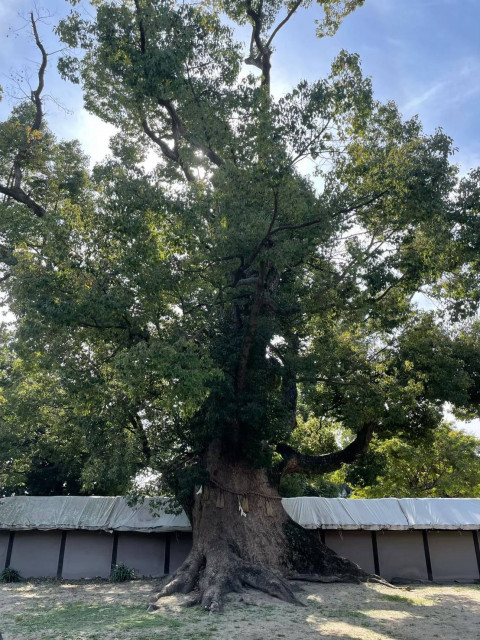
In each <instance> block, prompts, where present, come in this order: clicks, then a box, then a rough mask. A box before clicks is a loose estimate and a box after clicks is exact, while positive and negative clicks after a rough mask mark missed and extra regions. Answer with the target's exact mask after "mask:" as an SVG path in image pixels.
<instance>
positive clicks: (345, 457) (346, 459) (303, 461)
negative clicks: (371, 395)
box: [277, 423, 376, 475]
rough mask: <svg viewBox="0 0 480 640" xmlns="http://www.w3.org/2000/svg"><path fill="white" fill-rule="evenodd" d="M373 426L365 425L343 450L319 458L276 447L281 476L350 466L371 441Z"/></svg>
mask: <svg viewBox="0 0 480 640" xmlns="http://www.w3.org/2000/svg"><path fill="white" fill-rule="evenodd" d="M375 426H376V425H375V424H373V423H369V424H367V425H365V426H364V427H363V428H362V429H361V430H360V431H359V432H358V434H357V437H356V438H355V440H353V442H351V443H350V444H349V445H348V446H347V447H345V449H342V450H341V451H334V452H333V453H327V454H324V455H321V456H310V455H306V454H304V453H299V452H298V451H295V450H294V449H293V448H292V447H290V446H289V445H287V444H279V445H277V451H278V453H280V455H281V456H282V457H283V459H284V460H285V463H286V464H285V467H284V469H283V474H284V475H287V474H291V473H305V474H315V473H317V474H321V473H330V472H331V471H337V469H340V468H341V467H342V465H344V464H351V463H352V462H355V460H356V459H357V458H358V457H359V456H361V455H362V454H363V453H365V452H366V451H367V449H368V446H369V444H370V440H371V439H372V435H373V432H374V430H375Z"/></svg>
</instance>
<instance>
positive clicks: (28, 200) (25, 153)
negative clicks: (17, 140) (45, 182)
mask: <svg viewBox="0 0 480 640" xmlns="http://www.w3.org/2000/svg"><path fill="white" fill-rule="evenodd" d="M30 21H31V24H32V30H33V35H34V37H35V44H36V45H37V47H38V49H39V50H40V53H41V55H42V61H41V64H40V67H39V69H38V85H37V88H36V89H35V90H34V91H32V92H31V96H30V98H31V101H32V102H33V104H34V105H35V110H36V111H35V118H34V120H33V123H32V125H31V129H30V131H31V132H33V131H38V130H39V129H40V127H41V126H42V120H43V107H42V98H41V95H42V91H43V88H44V86H45V70H46V68H47V60H48V56H47V52H46V51H45V47H44V46H43V44H42V42H41V41H40V37H39V35H38V30H37V24H36V20H35V17H34V15H33V13H30ZM32 144H33V141H29V142H28V144H27V146H26V148H24V149H20V150H19V151H18V153H17V155H16V157H15V160H14V161H13V166H12V171H11V173H10V176H11V180H9V184H7V186H6V187H4V186H2V185H0V193H3V194H4V195H5V196H7V198H11V199H12V200H15V201H16V202H19V203H20V204H24V205H26V206H27V207H28V208H29V209H30V210H31V211H33V213H34V214H35V215H36V216H37V217H39V218H42V217H43V216H44V215H45V214H46V211H45V209H44V208H43V207H42V206H41V205H40V204H38V202H35V200H34V199H33V198H32V197H31V196H30V195H29V194H28V193H26V192H25V191H24V190H23V189H22V187H21V184H22V178H23V164H24V163H25V161H26V160H28V158H29V156H30V154H31V150H32Z"/></svg>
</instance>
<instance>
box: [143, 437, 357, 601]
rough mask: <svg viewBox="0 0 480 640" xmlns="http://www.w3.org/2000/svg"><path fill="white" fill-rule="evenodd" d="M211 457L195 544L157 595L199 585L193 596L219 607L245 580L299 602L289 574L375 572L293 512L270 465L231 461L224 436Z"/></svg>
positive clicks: (336, 577) (198, 504) (199, 499)
mask: <svg viewBox="0 0 480 640" xmlns="http://www.w3.org/2000/svg"><path fill="white" fill-rule="evenodd" d="M205 462H206V467H207V469H208V471H209V473H210V485H209V486H208V487H202V489H201V491H200V489H199V490H198V492H197V493H196V495H195V504H194V509H193V513H192V520H193V521H192V528H193V546H192V550H191V552H190V554H189V556H188V558H187V559H186V561H185V562H184V563H183V565H182V566H181V567H180V568H179V569H178V571H177V572H176V573H175V574H174V575H173V576H172V577H171V579H170V581H169V582H168V583H167V584H166V585H165V586H164V588H163V589H162V591H161V592H160V593H159V594H157V596H156V597H157V598H160V597H162V596H166V595H170V594H172V593H190V592H193V593H194V598H192V603H195V602H196V603H199V604H201V605H202V606H203V607H205V608H206V609H209V610H211V611H217V610H219V609H221V607H222V600H223V596H224V595H225V594H226V593H229V592H232V591H236V592H238V591H241V590H242V587H243V586H249V587H254V588H256V589H259V590H261V591H264V592H266V593H269V594H271V595H273V596H276V597H278V598H281V599H283V600H286V601H288V602H297V600H296V598H295V595H294V593H293V591H292V588H291V586H290V584H289V579H302V578H303V579H305V580H308V579H312V580H324V581H326V582H331V581H361V580H365V579H366V578H368V577H369V576H368V574H366V573H365V572H364V571H363V570H362V569H360V568H359V567H358V566H357V565H355V564H354V563H352V562H350V561H349V560H346V559H345V558H341V557H340V556H337V555H336V554H335V553H334V552H333V551H331V550H330V549H328V548H327V547H326V546H325V545H323V544H322V543H321V541H320V539H319V537H318V535H317V532H312V531H307V530H305V529H303V528H302V527H300V526H299V525H297V524H296V523H294V522H293V521H292V520H291V519H290V518H289V517H288V516H287V514H286V512H285V510H284V509H283V507H282V503H281V499H280V496H279V495H278V492H277V491H276V490H275V489H274V488H273V487H272V486H271V484H270V483H269V481H268V478H267V474H266V472H265V470H263V469H251V468H249V467H248V466H247V465H246V464H245V463H238V462H237V463H232V462H228V461H226V460H225V459H224V458H222V456H221V455H220V446H219V445H218V444H213V445H212V446H211V447H210V449H209V451H208V453H207V456H206V460H205ZM152 608H153V609H154V608H155V605H154V604H153V605H152Z"/></svg>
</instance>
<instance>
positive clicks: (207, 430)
mask: <svg viewBox="0 0 480 640" xmlns="http://www.w3.org/2000/svg"><path fill="white" fill-rule="evenodd" d="M74 4H75V3H74ZM93 4H94V6H95V7H96V16H95V18H94V19H92V20H91V21H87V20H85V19H84V18H81V17H80V13H78V12H76V11H73V12H72V14H71V15H70V17H68V18H67V19H65V20H63V21H62V22H61V23H60V25H59V26H58V29H57V31H58V35H59V37H60V38H61V39H62V40H63V41H64V42H65V43H66V44H67V45H68V46H69V47H71V51H70V52H69V53H68V55H64V56H63V57H62V58H61V60H60V64H59V69H60V71H61V72H62V74H63V75H64V76H65V77H66V78H69V79H70V80H72V81H73V82H80V83H81V84H82V86H83V88H84V92H85V104H86V106H87V108H88V109H89V110H91V111H92V112H93V113H95V114H97V115H98V116H100V117H101V118H102V119H104V120H105V121H106V122H110V123H112V124H114V125H115V126H116V127H117V128H118V130H119V133H118V134H117V135H116V136H115V137H114V138H113V139H112V142H111V155H110V156H109V157H108V158H107V159H106V160H105V161H104V162H103V163H101V164H99V165H97V166H95V167H94V168H93V170H92V171H89V170H88V164H87V159H86V158H85V157H84V156H83V155H82V152H81V149H80V148H79V145H78V143H76V142H63V141H58V140H56V139H55V137H54V136H53V135H52V133H51V132H50V131H49V130H48V127H47V124H46V123H45V122H44V118H43V112H42V106H41V105H42V103H41V92H42V90H43V73H44V70H45V69H44V67H45V65H46V64H47V57H48V56H47V53H46V52H45V50H44V49H43V45H42V44H41V40H40V37H39V35H38V31H37V27H36V22H35V21H33V22H32V24H33V25H34V29H35V36H36V39H37V44H38V46H39V51H40V54H41V59H42V66H41V67H40V69H39V84H38V88H37V90H36V91H34V92H33V93H32V100H31V103H30V104H27V103H25V104H20V105H19V106H18V107H16V108H15V109H14V110H13V112H12V115H11V117H10V118H9V119H8V120H7V121H6V122H4V123H2V125H1V136H0V139H1V148H0V155H1V158H0V160H1V162H0V168H1V171H2V174H3V176H4V178H3V182H2V183H1V184H2V187H1V191H2V193H3V194H4V202H3V204H2V216H1V222H0V224H1V234H2V258H3V262H4V265H5V275H4V279H3V287H4V289H5V290H6V292H7V296H8V303H9V306H10V308H11V310H12V311H13V312H14V314H15V316H16V318H17V327H16V331H15V335H14V336H12V337H11V338H9V341H10V344H11V345H12V349H13V351H15V353H16V358H17V359H16V360H15V359H14V362H13V364H12V363H11V366H12V367H13V370H14V371H16V370H20V369H21V374H18V376H16V375H13V376H12V377H10V376H9V385H11V386H12V389H14V391H13V392H12V394H11V396H10V398H12V399H11V400H10V401H9V402H8V403H6V404H5V405H4V408H5V411H7V413H8V416H10V417H9V419H13V418H12V416H13V415H14V414H15V421H16V424H17V428H18V425H19V424H21V423H22V421H23V424H24V427H23V428H25V429H26V431H27V432H28V431H29V430H31V429H32V426H33V425H34V423H35V422H36V421H39V422H41V423H42V424H41V425H40V424H37V425H35V426H34V427H33V428H34V430H35V429H36V430H38V429H40V431H43V434H44V435H43V436H42V438H47V439H50V432H52V434H51V435H52V438H55V437H57V436H55V435H53V434H54V433H55V432H56V430H57V429H58V428H65V425H66V424H68V425H69V426H68V429H69V430H70V431H69V433H70V434H71V435H72V438H73V442H74V443H75V444H74V445H73V450H72V454H73V453H75V456H74V457H75V458H77V462H78V464H77V465H76V466H77V467H78V469H79V471H78V473H79V476H78V478H77V479H76V483H77V484H76V486H77V488H78V486H80V485H82V484H83V486H84V488H85V489H86V490H94V489H95V488H96V489H97V490H100V491H102V490H103V491H107V492H108V491H109V490H113V488H114V487H115V486H116V487H117V489H120V488H121V489H125V488H126V487H127V486H128V482H129V480H128V479H127V478H131V477H132V476H133V475H134V474H135V472H136V471H137V470H139V469H141V468H142V467H147V466H148V467H151V468H153V469H155V470H158V471H161V472H162V473H163V477H164V478H167V477H170V475H169V473H170V472H169V470H175V474H174V475H178V473H177V472H178V471H179V470H183V469H186V468H189V467H190V466H192V465H191V461H194V460H195V457H196V455H197V454H198V452H199V451H201V450H202V449H203V448H204V447H205V445H206V444H207V443H208V442H209V441H210V440H212V439H213V438H215V437H221V438H225V439H226V440H228V441H229V442H230V444H231V446H233V447H240V448H241V449H242V451H243V453H244V455H245V456H247V457H248V458H249V459H250V460H251V461H252V463H254V464H260V465H267V466H269V465H271V464H272V461H273V460H274V458H275V456H274V455H273V454H274V451H275V446H276V445H278V444H279V445H280V448H279V449H278V450H279V451H280V452H281V453H282V455H283V456H284V458H285V459H286V460H287V459H288V463H287V464H286V468H285V469H284V471H285V470H287V471H288V470H289V469H290V470H293V469H294V468H297V470H299V467H300V466H301V465H302V464H303V465H307V466H308V464H310V463H308V464H307V461H306V460H303V462H302V463H300V462H299V459H298V458H296V457H295V456H294V454H293V453H292V451H291V450H290V444H289V438H290V433H291V431H292V429H293V428H294V425H295V421H296V417H295V415H296V404H297V402H296V397H297V389H298V390H299V391H300V395H301V402H302V404H304V405H305V406H307V407H308V410H309V411H312V412H313V413H314V414H315V415H317V416H318V417H319V418H320V417H321V418H322V420H323V421H324V422H325V421H327V422H328V421H330V422H331V421H333V422H336V423H338V424H339V425H341V426H342V427H343V428H344V429H347V430H349V431H350V432H351V433H352V434H354V435H355V434H358V433H360V434H364V435H365V434H366V432H367V431H368V432H370V431H371V430H373V429H375V431H376V432H377V433H378V434H379V437H388V436H400V437H406V438H409V437H411V436H415V435H416V434H421V433H423V432H424V431H425V430H428V429H430V428H431V427H432V426H433V425H436V424H438V421H439V419H440V414H441V406H442V404H443V402H445V401H447V400H448V401H451V402H453V403H454V405H456V406H459V407H464V408H465V407H470V405H471V401H472V397H471V396H472V392H473V395H475V393H476V384H475V383H476V380H475V379H474V378H475V376H476V375H477V374H476V372H475V371H471V370H469V371H467V370H466V369H465V367H464V359H463V358H467V359H469V360H472V359H474V358H475V357H477V356H475V355H474V354H477V353H478V346H477V345H475V346H474V347H473V349H472V352H471V353H468V354H463V356H462V354H452V349H451V345H450V344H449V337H448V335H446V332H445V331H444V332H442V331H441V330H440V329H439V328H438V326H437V321H436V319H435V317H434V315H432V314H427V313H423V312H421V311H419V309H418V307H417V306H416V304H415V298H414V297H413V296H414V294H415V293H417V292H420V291H423V292H427V293H431V294H432V295H435V296H436V297H437V298H438V297H439V296H441V295H442V296H443V301H444V305H445V307H444V308H447V310H450V311H451V314H450V322H452V321H453V320H458V319H462V318H464V317H465V315H466V314H467V313H469V312H471V311H472V309H473V310H475V309H476V304H477V302H476V296H475V295H468V296H466V289H467V288H469V289H472V286H474V280H475V278H476V277H477V276H476V274H477V273H478V270H477V269H476V267H475V265H476V262H475V261H476V259H477V253H478V252H476V251H475V246H474V245H475V240H474V238H475V237H476V235H478V234H477V229H476V227H477V226H478V225H477V218H478V173H477V172H473V173H472V174H471V175H470V176H468V177H466V178H464V179H462V180H460V181H458V178H457V169H456V167H455V165H452V164H451V163H450V157H451V155H452V154H453V147H452V141H451V139H450V138H448V136H447V135H446V134H444V133H443V132H442V131H441V130H439V131H437V132H436V133H434V134H433V135H426V134H425V133H424V132H423V131H422V127H421V124H420V123H419V121H418V120H417V119H415V118H414V119H412V120H409V121H403V120H402V118H401V116H400V114H399V112H398V109H397V108H396V106H395V105H394V104H392V103H387V104H380V103H378V102H377V101H375V99H374V97H373V95H372V90H371V83H370V80H369V79H368V78H365V77H363V75H362V72H361V67H360V61H359V59H358V56H356V55H355V54H350V53H347V52H345V51H343V52H341V53H340V54H339V56H338V58H337V59H336V60H334V62H333V64H332V70H331V74H330V75H329V77H327V78H325V79H321V80H318V81H317V82H314V83H307V82H305V81H300V82H299V83H298V84H297V86H295V87H294V88H292V90H291V91H290V92H289V93H287V94H286V95H284V96H282V97H281V98H274V97H272V96H271V95H270V92H269V84H270V79H269V78H270V66H271V57H272V53H273V40H274V38H275V36H276V34H277V33H278V30H279V29H280V28H281V27H282V26H283V25H284V23H286V21H287V20H289V19H292V18H293V17H294V14H295V12H296V11H297V10H300V9H301V8H302V7H304V6H306V5H308V4H309V3H308V2H287V3H283V2H264V3H260V4H259V5H258V6H257V5H256V4H255V3H252V2H246V3H238V2H235V3H231V2H216V3H212V5H209V3H202V4H200V5H197V4H189V3H182V4H179V5H177V4H175V3H170V2H164V1H151V0H149V1H144V2H141V1H140V0H139V1H137V2H134V3H130V2H121V3H117V2H103V1H102V2H95V3H93ZM319 4H320V5H321V6H322V9H323V11H324V15H323V18H322V17H319V22H318V25H317V30H318V34H319V35H320V36H323V35H332V34H333V33H334V32H335V30H336V28H337V27H338V25H339V22H340V20H341V19H342V18H343V17H345V16H346V15H347V14H348V13H349V12H351V11H352V10H354V9H355V7H356V6H357V5H360V4H362V3H361V2H344V3H342V2H328V3H327V2H322V3H319ZM223 17H227V18H229V19H230V20H231V21H236V22H237V23H238V24H240V25H243V24H249V25H250V26H251V27H252V41H251V43H250V49H249V50H248V52H247V53H248V55H246V54H245V48H244V46H243V45H242V43H239V42H237V41H236V40H235V38H234V33H233V31H232V28H231V27H230V26H228V23H226V22H225V21H224V19H223ZM248 65H253V67H254V68H255V67H258V68H260V69H261V72H260V73H257V72H255V71H254V72H246V71H245V69H248ZM152 151H156V152H157V154H158V162H157V163H156V165H155V168H154V169H153V170H150V171H149V170H147V169H146V168H145V164H144V160H145V158H146V156H147V154H150V153H151V152H152ZM305 159H308V160H310V164H309V165H308V166H310V167H312V170H311V171H310V173H306V172H305V168H304V167H305ZM302 161H303V164H302ZM475 291H476V289H475ZM448 331H450V329H448V330H447V333H448ZM20 363H21V364H20ZM47 371H48V374H46V372H47ZM18 385H20V387H21V388H19V386H18ZM27 388H28V389H27ZM19 393H20V394H21V395H20V396H19ZM25 395H27V396H28V397H25ZM32 396H34V398H32ZM19 397H23V398H25V400H24V401H23V402H22V407H23V413H24V414H25V413H26V411H25V408H26V407H28V408H29V409H28V416H26V415H24V416H23V417H21V409H22V408H21V407H19V406H15V404H16V405H18V404H19V403H18V400H15V401H14V400H13V398H17V399H18V398H19ZM30 400H31V401H32V403H33V404H30ZM473 400H475V398H473ZM36 407H37V409H36ZM40 407H41V409H40ZM44 411H46V412H47V413H50V417H47V416H45V415H43V412H44ZM55 423H59V424H57V425H56V424H55ZM5 424H7V422H6V423H5ZM25 425H26V426H25ZM14 431H15V430H13V432H14ZM46 433H48V434H49V435H48V436H46V435H45V434H46ZM73 434H75V435H73ZM26 437H27V439H28V438H29V437H30V436H26ZM67 440H68V438H66V437H59V438H58V441H59V442H60V441H61V442H66V441H67ZM80 442H82V443H83V444H82V445H81V446H79V443H80ZM80 453H81V455H80ZM65 455H66V454H65ZM79 457H80V458H81V459H82V462H81V463H80V462H79V460H78V458H79ZM9 459H10V460H11V458H9ZM102 460H103V462H101V461H102ZM107 460H108V463H107V462H106V461H107ZM312 464H316V463H315V462H314V461H312ZM90 465H91V467H92V468H93V469H95V474H94V475H95V477H96V480H95V481H94V482H93V484H92V482H91V479H89V474H90V471H89V468H90ZM193 466H195V465H193ZM115 467H117V469H118V471H115V470H114V469H115ZM101 469H104V471H103V472H102V471H101ZM107 469H108V470H107ZM112 477H113V478H115V481H113V484H111V482H112V481H111V478H112Z"/></svg>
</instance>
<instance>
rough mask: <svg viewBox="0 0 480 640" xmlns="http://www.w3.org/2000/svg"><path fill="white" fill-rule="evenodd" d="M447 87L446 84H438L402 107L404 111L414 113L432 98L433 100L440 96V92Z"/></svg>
mask: <svg viewBox="0 0 480 640" xmlns="http://www.w3.org/2000/svg"><path fill="white" fill-rule="evenodd" d="M445 85H446V83H445V82H436V83H435V84H434V85H433V86H431V87H430V88H429V89H427V90H426V91H424V92H423V93H421V94H420V95H419V96H416V97H415V98H412V99H411V100H409V101H408V102H407V103H406V104H404V105H403V107H402V111H412V110H413V109H416V108H417V107H419V106H420V105H422V104H424V103H425V102H428V101H429V100H430V98H433V96H435V95H436V94H438V92H439V91H441V90H442V89H443V88H444V87H445Z"/></svg>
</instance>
